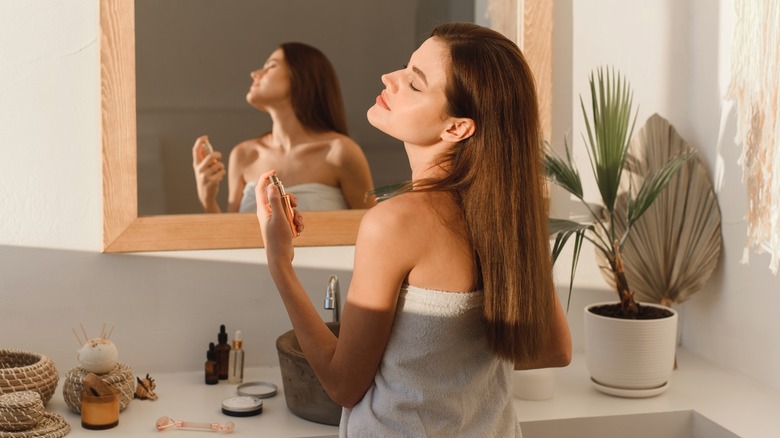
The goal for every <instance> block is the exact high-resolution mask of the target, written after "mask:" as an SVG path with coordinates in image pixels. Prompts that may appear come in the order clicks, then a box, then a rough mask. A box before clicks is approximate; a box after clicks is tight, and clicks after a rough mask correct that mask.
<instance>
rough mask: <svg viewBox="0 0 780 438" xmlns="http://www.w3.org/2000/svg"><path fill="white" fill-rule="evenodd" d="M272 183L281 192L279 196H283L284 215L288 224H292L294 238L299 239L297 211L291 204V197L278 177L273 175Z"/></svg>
mask: <svg viewBox="0 0 780 438" xmlns="http://www.w3.org/2000/svg"><path fill="white" fill-rule="evenodd" d="M271 182H272V183H273V185H275V186H276V188H277V189H278V190H279V194H280V195H282V207H283V208H284V215H285V216H286V217H287V222H288V223H289V224H290V231H292V236H293V237H298V227H296V226H295V211H294V210H293V207H292V204H291V203H290V195H288V194H287V193H285V192H284V185H282V182H281V181H280V180H279V177H277V176H276V175H271Z"/></svg>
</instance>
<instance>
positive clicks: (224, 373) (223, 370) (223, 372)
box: [215, 324, 230, 380]
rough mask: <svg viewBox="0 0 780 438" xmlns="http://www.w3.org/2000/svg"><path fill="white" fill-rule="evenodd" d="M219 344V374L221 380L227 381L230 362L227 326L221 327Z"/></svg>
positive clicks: (217, 347) (217, 348)
mask: <svg viewBox="0 0 780 438" xmlns="http://www.w3.org/2000/svg"><path fill="white" fill-rule="evenodd" d="M217 339H218V340H219V343H217V346H216V348H215V349H216V350H217V374H218V375H219V380H227V378H228V360H230V344H228V343H227V339H228V335H227V332H226V331H225V324H222V325H221V326H219V334H218V335H217Z"/></svg>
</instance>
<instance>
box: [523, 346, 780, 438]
mask: <svg viewBox="0 0 780 438" xmlns="http://www.w3.org/2000/svg"><path fill="white" fill-rule="evenodd" d="M555 371H556V374H555V395H554V396H553V398H552V399H551V400H546V401H524V400H517V399H516V400H515V411H516V412H517V415H518V418H519V420H520V422H521V423H522V422H526V421H538V420H552V419H564V418H583V417H601V416H612V415H624V414H640V413H655V412H670V411H683V410H694V411H696V412H698V413H700V414H701V415H703V416H705V417H707V418H708V419H710V420H711V421H713V422H715V423H718V424H719V425H721V426H722V427H724V428H726V429H728V430H729V431H731V432H733V433H735V434H737V435H738V436H740V437H745V438H751V437H755V438H768V437H780V394H778V393H777V392H774V391H771V390H769V389H766V388H764V387H763V386H762V385H761V384H760V383H758V382H757V381H755V380H752V379H750V378H747V377H745V376H743V375H740V374H736V373H733V372H729V371H728V370H725V369H723V368H721V367H718V366H717V365H715V364H713V363H712V362H709V361H707V360H705V359H703V358H701V357H699V356H696V355H694V354H692V353H690V352H688V351H687V350H685V349H684V348H680V349H678V350H677V369H676V370H675V371H674V372H673V373H672V377H671V379H670V385H669V388H668V389H667V390H666V391H665V392H664V393H663V394H661V395H658V396H655V397H649V398H643V399H627V398H620V397H614V396H611V395H606V394H602V393H600V392H598V391H597V390H596V389H595V387H593V385H592V384H591V383H590V376H589V374H588V370H587V364H586V359H585V355H584V354H575V355H574V359H573V361H572V364H571V365H569V366H568V367H567V368H563V369H556V370H555Z"/></svg>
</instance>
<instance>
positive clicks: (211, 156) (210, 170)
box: [192, 135, 225, 213]
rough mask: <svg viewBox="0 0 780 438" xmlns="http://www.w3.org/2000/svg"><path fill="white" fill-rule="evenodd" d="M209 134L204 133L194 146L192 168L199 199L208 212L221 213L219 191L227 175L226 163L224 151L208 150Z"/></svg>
mask: <svg viewBox="0 0 780 438" xmlns="http://www.w3.org/2000/svg"><path fill="white" fill-rule="evenodd" d="M207 139H208V136H206V135H202V136H200V137H198V139H197V140H195V145H193V146H192V168H193V170H194V171H195V184H196V186H197V188H198V199H199V200H200V204H201V205H202V206H203V209H204V210H205V211H206V212H207V213H219V212H220V211H221V210H220V208H219V205H217V193H219V184H220V182H222V178H224V177H225V165H224V164H223V163H222V160H221V159H222V153H220V152H215V151H211V152H207V151H206V141H207Z"/></svg>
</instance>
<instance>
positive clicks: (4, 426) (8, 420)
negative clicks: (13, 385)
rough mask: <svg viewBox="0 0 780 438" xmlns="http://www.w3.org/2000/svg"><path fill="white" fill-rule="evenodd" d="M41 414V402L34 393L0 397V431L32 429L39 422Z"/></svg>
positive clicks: (22, 392)
mask: <svg viewBox="0 0 780 438" xmlns="http://www.w3.org/2000/svg"><path fill="white" fill-rule="evenodd" d="M43 412H44V411H43V400H41V395H40V394H39V393H38V392H36V391H17V392H11V393H8V394H3V395H0V430H4V431H18V430H28V429H32V428H33V427H35V426H36V425H37V424H38V423H40V422H41V419H42V418H43Z"/></svg>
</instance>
